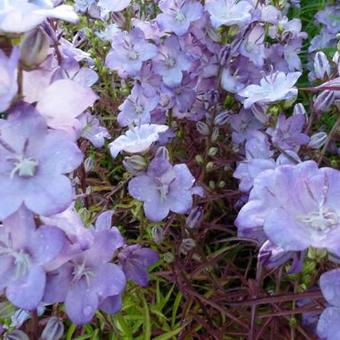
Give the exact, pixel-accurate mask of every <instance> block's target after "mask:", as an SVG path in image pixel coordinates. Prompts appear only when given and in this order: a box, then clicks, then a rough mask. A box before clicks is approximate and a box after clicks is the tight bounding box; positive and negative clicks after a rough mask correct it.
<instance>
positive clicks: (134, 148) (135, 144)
mask: <svg viewBox="0 0 340 340" xmlns="http://www.w3.org/2000/svg"><path fill="white" fill-rule="evenodd" d="M166 130H168V127H167V126H166V125H158V124H143V125H140V126H137V127H134V128H132V129H130V130H128V131H126V132H125V134H124V135H121V136H119V137H118V138H117V139H115V140H114V141H113V142H112V143H110V152H111V155H112V157H113V158H116V157H117V156H118V154H119V153H120V152H122V151H125V152H129V153H141V152H145V151H147V150H148V149H149V148H150V146H151V144H152V143H154V142H156V141H157V140H158V138H159V134H160V133H162V132H165V131H166Z"/></svg>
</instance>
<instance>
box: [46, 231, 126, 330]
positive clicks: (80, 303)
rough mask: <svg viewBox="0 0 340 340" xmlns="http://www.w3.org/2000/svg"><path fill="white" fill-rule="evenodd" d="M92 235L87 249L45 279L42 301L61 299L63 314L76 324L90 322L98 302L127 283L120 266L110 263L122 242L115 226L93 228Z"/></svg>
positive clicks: (109, 296) (118, 291)
mask: <svg viewBox="0 0 340 340" xmlns="http://www.w3.org/2000/svg"><path fill="white" fill-rule="evenodd" d="M93 236H94V240H93V243H92V244H91V245H90V247H89V248H88V249H86V250H84V251H82V252H81V253H79V254H76V255H74V256H73V257H72V258H71V259H70V260H69V261H68V262H66V263H65V264H63V265H62V266H61V267H59V268H58V269H56V270H54V271H51V272H49V273H48V276H47V281H46V290H45V295H44V298H43V300H44V302H47V303H58V302H64V303H65V311H66V314H67V315H68V317H69V318H70V319H71V320H72V322H74V323H75V324H77V325H82V324H85V323H88V322H90V321H91V319H92V318H93V316H94V315H95V312H96V311H97V309H98V308H101V303H104V302H105V301H106V304H109V303H110V300H107V299H110V298H113V297H117V295H120V294H121V293H122V291H123V289H124V287H125V282H126V279H125V275H124V273H123V271H122V270H121V269H120V267H119V266H118V265H116V264H113V263H110V261H111V259H112V257H113V256H114V253H115V252H116V250H117V249H118V248H119V247H121V246H122V245H123V239H122V237H121V235H120V233H119V231H118V229H117V228H112V229H107V230H98V231H94V232H93ZM106 309H107V310H108V307H107V308H106Z"/></svg>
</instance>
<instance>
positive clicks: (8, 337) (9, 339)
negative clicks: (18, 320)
mask: <svg viewBox="0 0 340 340" xmlns="http://www.w3.org/2000/svg"><path fill="white" fill-rule="evenodd" d="M4 340H29V337H28V336H27V334H26V333H24V332H23V331H20V330H15V331H13V332H11V333H6V334H5V335H4Z"/></svg>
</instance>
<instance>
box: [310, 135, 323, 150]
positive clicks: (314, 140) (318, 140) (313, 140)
mask: <svg viewBox="0 0 340 340" xmlns="http://www.w3.org/2000/svg"><path fill="white" fill-rule="evenodd" d="M326 140H327V133H326V132H317V133H314V135H312V136H311V137H310V141H309V143H308V147H309V148H311V149H320V148H321V147H322V146H323V145H324V144H325V142H326Z"/></svg>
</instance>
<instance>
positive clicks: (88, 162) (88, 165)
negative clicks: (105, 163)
mask: <svg viewBox="0 0 340 340" xmlns="http://www.w3.org/2000/svg"><path fill="white" fill-rule="evenodd" d="M94 165H95V162H94V159H93V158H92V157H87V158H86V159H85V161H84V169H85V172H86V173H89V172H91V171H92V170H93V169H94Z"/></svg>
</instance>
